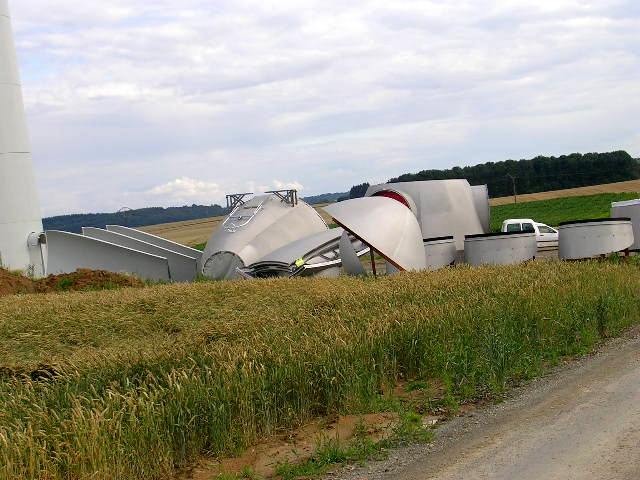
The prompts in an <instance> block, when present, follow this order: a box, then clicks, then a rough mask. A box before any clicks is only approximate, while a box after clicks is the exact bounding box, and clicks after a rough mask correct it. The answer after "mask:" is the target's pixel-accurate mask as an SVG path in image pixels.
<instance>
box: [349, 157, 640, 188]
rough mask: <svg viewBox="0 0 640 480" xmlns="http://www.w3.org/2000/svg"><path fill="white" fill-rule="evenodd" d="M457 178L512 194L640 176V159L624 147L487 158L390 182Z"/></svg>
mask: <svg viewBox="0 0 640 480" xmlns="http://www.w3.org/2000/svg"><path fill="white" fill-rule="evenodd" d="M454 178H466V179H467V180H468V181H469V183H470V184H471V185H487V186H488V188H489V196H491V197H505V196H508V195H512V194H513V186H514V183H515V187H516V190H517V193H518V194H521V193H535V192H545V191H549V190H561V189H565V188H575V187H586V186H590V185H599V184H602V183H613V182H622V181H625V180H635V179H638V178H640V162H639V161H638V159H634V158H632V157H631V155H629V154H628V153H627V152H625V151H622V150H620V151H616V152H609V153H585V154H581V153H572V154H570V155H561V156H559V157H543V156H538V157H535V158H532V159H530V160H505V161H502V162H487V163H482V164H480V165H474V166H470V167H453V168H451V169H447V170H422V171H421V172H418V173H405V174H404V175H400V176H399V177H397V178H392V179H391V180H389V183H394V182H413V181H418V180H447V179H454ZM368 187H369V184H368V183H362V184H360V185H355V186H353V187H352V188H351V190H350V192H349V198H358V197H363V196H364V194H365V192H366V191H367V188H368Z"/></svg>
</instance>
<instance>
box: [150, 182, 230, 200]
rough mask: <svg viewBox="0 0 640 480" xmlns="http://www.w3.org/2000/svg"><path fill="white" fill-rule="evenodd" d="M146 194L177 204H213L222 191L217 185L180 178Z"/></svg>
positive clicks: (154, 188)
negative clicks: (167, 199)
mask: <svg viewBox="0 0 640 480" xmlns="http://www.w3.org/2000/svg"><path fill="white" fill-rule="evenodd" d="M147 193H149V194H151V195H156V196H159V197H163V198H169V199H171V200H174V201H176V202H178V203H185V202H186V203H189V202H201V203H205V204H211V203H214V200H219V199H220V196H221V195H222V190H220V186H219V185H218V184H217V183H213V182H204V181H202V180H195V179H193V178H189V177H180V178H176V179H175V180H171V181H170V182H167V183H164V184H162V185H157V186H155V187H153V188H152V189H150V190H149V191H148V192H147Z"/></svg>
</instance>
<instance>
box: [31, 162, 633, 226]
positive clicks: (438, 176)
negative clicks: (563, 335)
mask: <svg viewBox="0 0 640 480" xmlns="http://www.w3.org/2000/svg"><path fill="white" fill-rule="evenodd" d="M452 178H466V179H467V180H468V181H469V183H471V185H488V187H489V195H490V196H491V197H504V196H508V195H511V194H512V193H513V184H514V183H515V186H516V189H517V193H518V194H523V193H535V192H544V191H548V190H560V189H564V188H574V187H586V186H589V185H599V184H602V183H613V182H622V181H625V180H635V179H638V178H640V162H639V161H638V159H634V158H632V157H631V155H629V154H628V153H627V152H625V151H617V152H609V153H586V154H580V153H572V154H571V155H562V156H560V157H543V156H538V157H536V158H533V159H530V160H505V161H502V162H488V163H483V164H480V165H474V166H471V167H454V168H451V169H447V170H422V171H421V172H418V173H406V174H404V175H400V176H399V177H397V178H392V179H391V180H389V182H390V183H391V182H412V181H416V180H446V179H452ZM367 188H369V184H368V183H366V182H365V183H361V184H359V185H354V186H353V187H351V189H350V190H349V192H345V193H326V194H322V195H315V196H311V197H307V198H305V200H307V201H308V203H312V204H315V203H328V202H333V201H336V200H337V201H340V200H345V199H349V198H359V197H363V196H364V194H365V192H366V191H367ZM227 213H228V212H227V210H226V209H225V208H223V207H221V206H220V205H191V206H184V207H170V208H162V207H152V208H141V209H138V210H127V211H122V212H116V213H89V214H76V215H61V216H58V217H50V218H45V219H44V221H43V223H44V227H45V229H47V230H65V231H68V232H76V233H80V232H81V231H82V227H98V228H104V227H105V225H110V224H117V225H125V226H129V227H142V226H145V225H156V224H158V223H169V222H179V221H183V220H195V219H198V218H206V217H216V216H219V215H226V214H227Z"/></svg>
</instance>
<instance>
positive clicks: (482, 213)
mask: <svg viewBox="0 0 640 480" xmlns="http://www.w3.org/2000/svg"><path fill="white" fill-rule="evenodd" d="M471 191H472V192H473V202H474V203H475V205H476V211H477V212H478V216H479V217H480V223H481V224H482V229H483V230H484V233H489V230H491V206H490V205H489V189H488V188H487V186H486V185H472V186H471Z"/></svg>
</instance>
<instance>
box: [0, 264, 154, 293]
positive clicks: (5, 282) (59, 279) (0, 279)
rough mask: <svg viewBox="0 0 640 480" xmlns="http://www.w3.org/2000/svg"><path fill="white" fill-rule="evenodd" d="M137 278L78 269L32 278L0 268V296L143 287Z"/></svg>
mask: <svg viewBox="0 0 640 480" xmlns="http://www.w3.org/2000/svg"><path fill="white" fill-rule="evenodd" d="M143 286H144V283H143V282H142V281H141V280H138V279H137V278H134V277H130V276H128V275H122V274H119V273H112V272H105V271H103V270H86V269H80V270H77V271H75V272H73V273H65V274H61V275H50V276H48V277H46V278H41V279H37V280H33V279H30V278H27V277H25V276H23V275H21V274H19V273H13V272H9V271H7V270H4V269H0V296H4V295H16V294H19V293H50V292H69V291H89V290H112V289H115V288H124V287H143Z"/></svg>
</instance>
